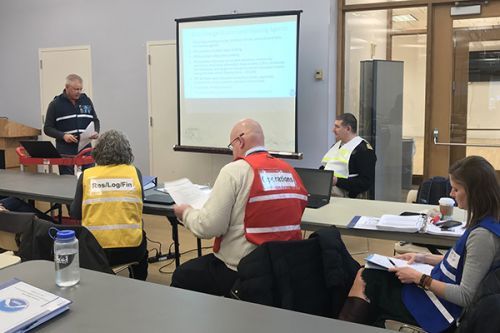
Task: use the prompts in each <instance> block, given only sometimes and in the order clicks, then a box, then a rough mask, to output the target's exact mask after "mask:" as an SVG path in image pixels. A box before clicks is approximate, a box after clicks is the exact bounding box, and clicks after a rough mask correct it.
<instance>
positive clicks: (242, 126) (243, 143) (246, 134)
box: [229, 119, 264, 158]
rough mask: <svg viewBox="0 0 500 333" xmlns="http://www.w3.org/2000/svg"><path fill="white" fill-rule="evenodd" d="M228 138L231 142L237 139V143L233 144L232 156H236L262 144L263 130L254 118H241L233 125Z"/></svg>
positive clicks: (242, 154)
mask: <svg viewBox="0 0 500 333" xmlns="http://www.w3.org/2000/svg"><path fill="white" fill-rule="evenodd" d="M237 138H239V139H237ZM229 139H230V140H231V142H232V143H233V141H238V144H233V156H234V157H235V158H236V157H240V156H244V155H245V153H246V152H247V151H248V150H249V149H251V148H253V147H257V146H263V145H264V132H263V131H262V127H261V126H260V124H259V123H258V122H256V121H255V120H253V119H243V120H240V121H238V122H237V123H236V124H235V125H234V127H233V129H232V130H231V135H230V138H229Z"/></svg>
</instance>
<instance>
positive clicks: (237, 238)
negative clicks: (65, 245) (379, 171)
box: [171, 119, 307, 296]
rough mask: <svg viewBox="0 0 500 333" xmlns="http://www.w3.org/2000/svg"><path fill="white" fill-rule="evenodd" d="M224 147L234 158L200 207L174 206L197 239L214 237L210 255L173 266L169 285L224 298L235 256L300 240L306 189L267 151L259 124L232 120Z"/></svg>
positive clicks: (232, 277)
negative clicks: (275, 243)
mask: <svg viewBox="0 0 500 333" xmlns="http://www.w3.org/2000/svg"><path fill="white" fill-rule="evenodd" d="M228 147H229V148H230V149H231V150H232V151H233V158H234V161H233V162H231V163H229V164H227V165H226V166H224V167H223V168H222V169H221V171H220V173H219V175H218V176H217V180H216V181H215V184H214V187H213V189H212V192H211V194H210V198H209V199H208V201H207V202H206V203H205V205H204V206H203V208H201V209H194V208H193V207H191V206H189V205H175V206H174V211H175V215H176V216H177V218H178V219H179V220H181V221H182V222H183V223H184V226H185V227H186V228H187V229H189V230H191V232H192V233H193V234H194V235H195V236H196V237H198V238H204V239H209V238H213V237H215V242H214V249H213V250H214V251H213V253H211V254H208V255H205V256H202V257H199V258H196V259H192V260H190V261H188V262H186V263H184V264H182V265H181V266H179V267H178V268H177V269H176V270H175V272H174V274H173V276H172V284H171V285H172V286H173V287H178V288H183V289H190V290H195V291H199V292H204V293H208V294H213V295H219V296H226V295H228V294H229V292H230V290H231V287H232V286H233V284H234V282H235V280H236V278H237V271H236V267H237V265H238V263H239V262H240V259H241V258H243V257H244V256H246V255H247V254H248V253H250V252H251V251H253V250H254V249H255V248H256V247H257V246H258V245H260V244H262V243H264V242H267V241H271V240H292V239H293V240H296V239H301V232H300V221H301V217H302V213H303V212H304V209H305V207H306V204H307V191H306V189H305V187H304V185H303V184H302V181H301V180H300V177H299V176H298V175H297V173H296V172H295V170H294V168H293V167H292V166H290V165H289V164H288V163H286V162H284V161H282V160H280V159H278V158H275V157H272V156H271V155H270V154H269V153H268V152H267V150H266V148H265V147H264V133H263V131H262V128H261V126H260V125H259V123H257V122H256V121H255V120H252V119H244V120H241V121H239V122H238V123H236V125H235V126H234V127H233V129H232V131H231V134H230V137H229V145H228Z"/></svg>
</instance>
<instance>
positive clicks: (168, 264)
mask: <svg viewBox="0 0 500 333" xmlns="http://www.w3.org/2000/svg"><path fill="white" fill-rule="evenodd" d="M170 246H172V245H170ZM211 248H212V247H211V246H205V247H202V248H201V249H202V250H206V249H211ZM197 250H198V249H197V248H196V249H191V250H188V251H185V252H181V253H180V254H179V256H182V255H184V254H187V253H190V252H193V251H197ZM169 251H170V249H169ZM174 259H175V258H174ZM174 259H172V260H171V261H170V262H169V263H167V264H165V265H163V266H161V267H160V268H158V272H160V273H162V274H173V273H174V271H166V272H165V271H164V269H165V267H168V266H170V265H172V264H173V263H174V261H175V260H174Z"/></svg>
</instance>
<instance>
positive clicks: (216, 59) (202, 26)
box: [176, 11, 301, 156]
mask: <svg viewBox="0 0 500 333" xmlns="http://www.w3.org/2000/svg"><path fill="white" fill-rule="evenodd" d="M300 13H301V12H300V11H287V12H269V13H254V14H235V15H224V16H210V17H198V18H184V19H177V20H176V22H177V66H178V70H177V75H178V81H177V82H178V145H177V146H176V150H188V151H203V152H214V153H227V152H228V149H227V145H228V143H229V132H230V130H231V128H232V126H233V125H234V124H235V123H236V122H237V121H238V120H240V119H243V118H253V119H255V120H257V121H258V122H260V124H261V125H262V127H263V129H264V133H265V137H266V146H267V148H268V149H269V150H271V151H274V152H279V153H282V154H283V155H285V156H287V155H288V156H291V155H297V72H298V43H299V23H300Z"/></svg>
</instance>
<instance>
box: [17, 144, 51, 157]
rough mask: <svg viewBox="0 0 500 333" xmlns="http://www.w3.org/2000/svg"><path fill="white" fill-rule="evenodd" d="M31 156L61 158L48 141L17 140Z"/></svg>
mask: <svg viewBox="0 0 500 333" xmlns="http://www.w3.org/2000/svg"><path fill="white" fill-rule="evenodd" d="M19 143H20V144H21V145H22V146H23V147H24V149H26V151H27V152H28V154H29V155H30V156H31V157H37V158H61V154H59V152H58V151H57V150H56V147H54V145H53V144H52V142H50V141H19Z"/></svg>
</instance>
